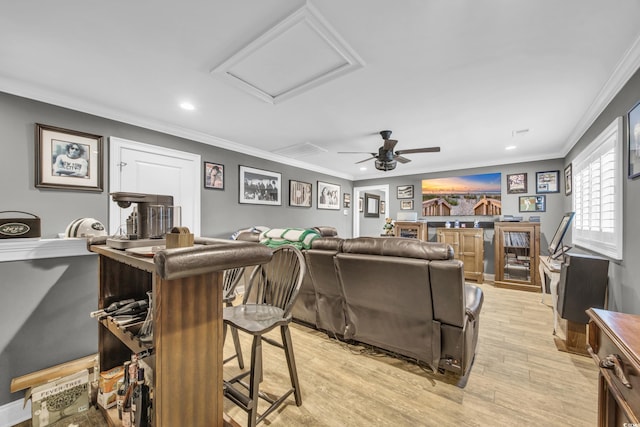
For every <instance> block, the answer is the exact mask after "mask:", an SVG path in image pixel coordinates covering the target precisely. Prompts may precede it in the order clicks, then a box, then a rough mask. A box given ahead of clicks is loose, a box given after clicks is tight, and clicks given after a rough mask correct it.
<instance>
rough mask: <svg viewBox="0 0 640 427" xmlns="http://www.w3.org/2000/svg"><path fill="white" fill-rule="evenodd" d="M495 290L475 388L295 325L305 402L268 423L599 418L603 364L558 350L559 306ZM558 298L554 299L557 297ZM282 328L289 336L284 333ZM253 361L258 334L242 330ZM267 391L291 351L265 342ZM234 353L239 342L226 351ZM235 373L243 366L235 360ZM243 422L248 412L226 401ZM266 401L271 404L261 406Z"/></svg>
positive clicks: (280, 385) (484, 321)
mask: <svg viewBox="0 0 640 427" xmlns="http://www.w3.org/2000/svg"><path fill="white" fill-rule="evenodd" d="M480 286H481V287H482V289H483V291H484V293H485V300H484V306H483V308H482V313H481V316H480V336H479V342H478V350H477V355H476V360H475V363H474V366H473V368H472V370H471V374H470V377H469V380H468V383H467V385H466V387H465V388H463V389H462V388H459V387H457V386H456V385H455V378H454V377H452V376H448V375H447V376H443V375H437V374H433V373H431V372H430V371H427V370H425V369H422V368H420V367H418V366H416V365H415V364H412V363H409V362H406V361H403V360H398V359H395V358H392V357H389V356H386V355H380V354H375V353H372V352H371V351H369V350H368V349H366V348H363V347H355V346H348V345H346V344H345V343H342V342H340V341H337V340H333V339H330V338H329V337H327V335H326V334H324V333H322V332H318V331H315V330H313V329H309V328H307V327H304V326H301V325H297V324H293V325H292V327H291V329H292V331H291V332H292V339H293V345H294V351H295V357H296V362H297V366H298V375H299V378H300V383H301V389H302V399H303V404H302V406H300V407H297V406H295V402H294V399H293V397H289V399H288V401H287V404H285V405H284V406H283V407H281V408H280V409H279V411H277V412H274V413H272V414H270V415H269V416H268V417H267V419H266V420H265V421H264V423H263V425H265V426H273V427H276V426H287V427H288V426H349V427H351V426H438V427H441V426H491V427H493V426H511V425H518V426H545V427H549V426H563V427H565V426H594V425H596V415H597V377H598V372H597V369H596V366H595V364H594V362H593V360H592V359H591V358H589V357H584V356H578V355H572V354H568V353H563V352H560V351H558V350H556V347H555V345H554V342H553V335H552V331H553V322H552V311H551V308H550V307H549V306H548V305H545V304H543V303H541V301H540V299H541V295H540V294H537V293H531V292H524V291H516V290H511V289H500V288H495V287H494V286H492V285H491V284H483V285H480ZM549 301H550V296H549V295H547V296H546V297H545V302H546V303H549ZM275 336H278V337H279V334H276V335H275ZM240 337H241V340H242V347H243V350H244V353H245V354H244V356H245V357H244V359H245V363H246V364H247V365H248V362H249V354H250V341H249V339H248V338H247V337H246V335H245V334H242V333H240ZM263 350H264V372H265V373H264V382H263V383H262V386H261V390H265V391H267V392H269V391H273V392H275V393H278V392H280V391H281V390H283V389H285V388H286V385H287V382H288V375H287V374H286V373H287V369H286V364H285V362H284V355H283V353H282V350H279V349H277V348H275V347H272V346H270V345H266V344H265V345H264V346H263ZM232 351H233V345H232V340H231V339H229V340H227V342H226V344H225V355H229V354H231V353H232ZM224 369H225V378H229V377H230V376H232V375H234V374H236V373H237V372H238V365H237V363H236V362H235V361H231V362H229V363H227V364H226V365H225V367H224ZM224 407H225V411H226V412H227V413H229V414H230V415H231V416H232V417H233V418H234V419H235V420H236V421H238V422H239V423H240V424H241V425H246V414H245V413H244V412H243V411H242V410H240V409H239V408H237V407H235V406H234V404H233V403H231V402H229V401H228V400H226V399H225V403H224ZM261 407H262V406H261Z"/></svg>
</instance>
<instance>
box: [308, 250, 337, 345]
mask: <svg viewBox="0 0 640 427" xmlns="http://www.w3.org/2000/svg"><path fill="white" fill-rule="evenodd" d="M329 239H333V241H332V242H331V241H330V242H329V243H333V247H334V249H331V248H330V246H331V245H323V244H320V245H319V246H320V247H328V249H316V248H315V246H316V245H315V244H314V245H313V248H312V249H308V250H306V251H304V256H305V259H306V262H307V272H308V273H309V275H310V276H311V280H312V282H313V286H314V289H315V296H316V309H317V317H316V326H317V327H318V329H322V330H325V331H327V332H330V333H331V336H333V335H334V334H336V335H338V336H339V337H343V336H344V333H345V329H346V328H347V318H346V310H345V305H344V294H343V293H342V287H341V286H340V281H339V280H338V274H337V273H336V268H335V265H334V262H333V257H334V256H335V255H336V253H338V249H337V248H338V247H339V246H340V244H339V243H340V242H338V241H336V239H335V238H323V239H317V240H315V241H314V243H316V242H318V241H321V240H329Z"/></svg>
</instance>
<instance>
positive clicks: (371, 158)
mask: <svg viewBox="0 0 640 427" xmlns="http://www.w3.org/2000/svg"><path fill="white" fill-rule="evenodd" d="M375 158H376V156H373V157H369V158H368V159H364V160H360V161H359V162H356V163H355V164H356V165H357V164H358V163H364V162H368V161H369V160H373V159H375Z"/></svg>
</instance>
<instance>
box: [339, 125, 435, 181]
mask: <svg viewBox="0 0 640 427" xmlns="http://www.w3.org/2000/svg"><path fill="white" fill-rule="evenodd" d="M380 136H382V139H383V140H384V144H383V145H382V147H380V148H378V153H377V154H376V153H371V156H372V157H369V158H368V159H364V160H360V161H359V162H356V164H358V163H364V162H367V161H369V160H373V159H375V166H376V169H378V170H381V171H390V170H393V169H395V168H396V165H397V162H400V163H409V162H410V161H411V160H410V159H407V158H406V157H403V156H402V155H403V154H415V153H438V152H440V147H426V148H411V149H409V150H398V151H395V152H394V151H393V149H394V148H395V146H396V144H397V143H398V141H397V140H395V139H389V137H390V136H391V131H390V130H383V131H380ZM338 153H340V154H346V153H352V154H353V153H363V151H339V152H338Z"/></svg>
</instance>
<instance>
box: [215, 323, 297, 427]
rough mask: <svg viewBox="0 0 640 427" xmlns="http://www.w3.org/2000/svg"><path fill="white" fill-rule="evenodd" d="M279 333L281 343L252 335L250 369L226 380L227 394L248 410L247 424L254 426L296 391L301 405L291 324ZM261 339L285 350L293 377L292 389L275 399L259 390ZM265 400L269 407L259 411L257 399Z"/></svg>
mask: <svg viewBox="0 0 640 427" xmlns="http://www.w3.org/2000/svg"><path fill="white" fill-rule="evenodd" d="M280 334H281V336H282V344H280V343H278V342H277V341H273V340H271V339H269V338H266V337H262V336H261V335H254V336H253V344H252V345H251V369H250V370H249V371H248V372H243V373H242V374H240V375H238V376H236V377H234V378H232V379H230V380H229V381H225V384H224V394H225V396H226V397H228V398H229V399H230V400H231V401H233V402H234V403H235V404H236V405H238V406H240V407H241V408H242V409H244V410H245V411H246V412H247V426H248V427H255V426H256V425H257V424H258V423H260V422H261V421H262V420H264V418H266V417H267V416H268V415H269V414H270V413H271V412H273V411H274V410H276V409H277V408H278V407H279V406H280V405H281V404H282V403H284V401H285V400H286V399H287V398H288V397H289V395H291V394H293V395H294V397H295V400H296V405H297V406H300V405H302V393H301V392H300V383H299V381H298V371H297V369H296V361H295V357H294V355H293V346H292V342H291V333H290V332H289V326H288V325H284V326H281V328H280ZM262 341H266V342H268V343H269V344H272V345H275V346H276V347H279V348H281V349H283V350H284V353H285V356H286V360H287V368H288V370H289V377H290V380H291V388H290V389H289V390H287V391H286V392H285V393H284V394H283V395H282V396H280V397H278V398H277V399H273V398H271V397H270V396H268V395H267V394H265V393H262V392H261V391H260V383H261V382H262V376H263V372H262ZM247 376H248V377H249V378H248V379H249V381H248V383H247V382H244V381H242V379H243V378H245V377H247ZM234 384H240V385H242V386H243V387H244V388H245V389H247V390H248V395H245V394H244V393H242V392H240V391H239V390H238V389H236V388H235V387H234ZM259 399H263V400H265V401H267V402H268V403H269V407H268V408H267V410H265V411H264V412H263V413H262V414H259V413H258V401H259Z"/></svg>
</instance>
